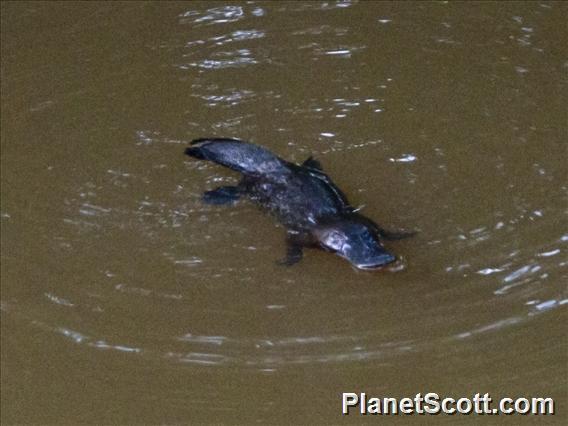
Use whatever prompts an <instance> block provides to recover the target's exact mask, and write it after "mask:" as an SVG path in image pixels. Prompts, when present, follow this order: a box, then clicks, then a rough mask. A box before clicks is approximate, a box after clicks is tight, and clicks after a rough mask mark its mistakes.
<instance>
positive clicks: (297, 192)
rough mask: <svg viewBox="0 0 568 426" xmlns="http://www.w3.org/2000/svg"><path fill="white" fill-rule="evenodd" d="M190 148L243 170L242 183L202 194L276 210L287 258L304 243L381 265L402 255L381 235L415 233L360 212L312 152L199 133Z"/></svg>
mask: <svg viewBox="0 0 568 426" xmlns="http://www.w3.org/2000/svg"><path fill="white" fill-rule="evenodd" d="M185 153H186V154H187V155H189V156H191V157H194V158H198V159H200V160H208V161H212V162H214V163H217V164H220V165H222V166H225V167H228V168H229V169H232V170H234V171H237V172H240V173H241V174H242V179H241V181H240V182H239V184H238V185H236V186H222V187H219V188H217V189H214V190H212V191H207V192H205V193H204V194H203V200H204V202H206V203H209V204H229V203H233V202H235V201H237V200H238V199H239V198H240V197H241V196H246V197H248V198H250V199H251V200H253V201H254V202H256V203H257V204H258V205H259V206H260V207H261V208H263V209H264V210H267V211H268V212H270V213H272V214H273V215H274V216H275V217H276V218H277V220H278V221H279V222H280V223H281V224H282V225H284V227H285V228H286V230H287V238H286V243H287V252H286V257H285V258H284V259H283V260H282V261H280V262H281V263H282V264H285V265H293V264H295V263H297V262H299V261H300V260H301V259H302V256H303V248H304V247H315V248H321V249H323V250H325V251H329V252H333V253H336V254H338V255H339V256H341V257H343V258H345V259H347V260H348V261H349V262H350V263H351V264H352V265H353V266H355V267H356V268H358V269H365V270H371V269H378V268H381V267H383V266H385V265H387V264H389V263H392V262H394V261H395V260H396V259H397V258H396V256H395V255H394V254H392V253H390V252H388V251H387V250H386V249H385V248H384V247H383V244H382V243H381V238H382V239H387V240H395V239H400V238H405V237H408V236H411V235H413V234H414V232H389V231H386V230H385V229H383V228H381V227H379V226H378V225H377V224H376V223H375V222H373V221H372V220H371V219H369V218H367V217H365V216H363V215H362V214H360V213H358V212H357V210H356V209H355V208H353V207H352V206H351V205H350V204H349V202H348V201H347V197H346V196H345V194H344V193H343V192H342V191H341V190H340V189H339V188H338V187H337V186H336V185H335V184H334V183H333V181H332V180H331V178H330V177H329V176H328V175H327V174H326V173H325V172H324V171H323V169H322V166H321V164H320V162H319V161H317V160H316V159H314V158H313V157H310V158H308V159H307V160H306V161H304V162H303V163H302V164H301V165H297V164H294V163H291V162H288V161H286V160H283V159H282V158H280V157H278V156H276V155H275V154H273V153H272V152H270V151H269V150H267V149H266V148H263V147H261V146H258V145H255V144H252V143H249V142H244V141H241V140H238V139H227V138H212V139H209V138H201V139H195V140H194V141H192V142H191V146H190V147H188V148H186V150H185Z"/></svg>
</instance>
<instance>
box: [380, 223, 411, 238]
mask: <svg viewBox="0 0 568 426" xmlns="http://www.w3.org/2000/svg"><path fill="white" fill-rule="evenodd" d="M377 233H378V234H379V236H380V237H382V238H384V239H385V240H389V241H396V240H403V239H405V238H410V237H414V236H415V235H416V234H418V231H387V230H386V229H383V228H380V227H378V226H377Z"/></svg>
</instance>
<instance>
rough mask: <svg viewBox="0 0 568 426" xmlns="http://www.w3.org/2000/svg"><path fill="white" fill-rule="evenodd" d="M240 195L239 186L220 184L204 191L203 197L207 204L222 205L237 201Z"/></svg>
mask: <svg viewBox="0 0 568 426" xmlns="http://www.w3.org/2000/svg"><path fill="white" fill-rule="evenodd" d="M240 196H241V191H240V190H239V188H238V187H237V186H220V187H219V188H217V189H213V190H211V191H206V192H204V193H203V197H202V199H203V202H204V203H205V204H212V205H222V204H231V203H235V202H236V201H238V199H239V198H240Z"/></svg>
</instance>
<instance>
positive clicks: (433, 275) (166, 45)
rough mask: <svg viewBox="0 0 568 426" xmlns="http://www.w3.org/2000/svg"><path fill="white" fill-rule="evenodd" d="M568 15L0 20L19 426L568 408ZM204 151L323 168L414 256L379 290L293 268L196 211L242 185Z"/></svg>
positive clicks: (319, 264) (312, 11)
mask: <svg viewBox="0 0 568 426" xmlns="http://www.w3.org/2000/svg"><path fill="white" fill-rule="evenodd" d="M565 15H566V7H565V6H563V5H562V4H561V3H532V2H531V3H528V2H527V3H485V4H473V5H470V6H467V5H465V4H451V3H443V2H442V3H420V4H408V5H404V4H400V3H385V2H376V3H373V2H356V1H338V2H246V3H242V4H240V3H230V4H222V3H199V2H190V3H180V4H176V3H168V4H163V3H160V5H159V7H158V5H157V4H152V3H124V4H96V3H93V4H87V3H85V4H83V5H82V7H76V6H68V5H66V4H63V3H62V4H54V3H37V4H36V3H33V4H32V3H30V4H23V5H19V4H16V3H11V4H8V5H4V4H2V39H3V40H2V56H3V61H2V126H1V129H2V138H1V143H2V157H1V159H2V206H1V212H0V213H1V221H0V223H1V227H2V233H1V236H2V269H1V273H2V295H1V303H0V311H1V314H2V351H3V352H2V359H3V369H2V370H3V374H2V381H3V409H2V412H3V416H5V417H3V420H4V419H5V420H6V422H7V423H33V422H35V423H45V422H51V423H62V422H67V423H77V422H79V423H98V424H100V423H148V422H152V423H164V422H172V423H173V422H175V423H180V422H181V423H187V422H189V421H192V422H197V423H211V422H221V423H239V424H249V423H251V422H267V423H274V422H275V420H274V419H275V415H276V414H275V413H277V414H279V417H278V418H286V419H288V420H289V422H291V423H314V424H322V423H337V422H338V421H340V420H339V417H338V412H339V410H338V409H336V408H337V407H335V405H336V404H337V400H336V399H337V395H338V394H339V393H340V392H342V391H357V392H359V391H361V392H368V394H372V393H373V392H375V393H377V394H381V395H403V396H409V395H413V394H415V393H417V392H419V391H424V390H430V391H436V392H439V393H442V392H448V393H452V394H453V396H458V397H459V396H465V395H468V394H470V393H475V392H481V391H483V392H486V391H487V392H493V393H495V395H494V396H495V397H500V396H511V395H517V394H519V395H521V394H522V395H525V396H528V395H530V396H553V397H555V398H556V399H557V403H558V405H559V406H561V405H562V404H563V402H562V401H565V400H566V398H565V396H566V375H567V368H566V365H567V363H566V353H567V352H566V343H567V339H566V328H565V324H566V312H567V310H566V307H567V306H566V305H567V304H568V288H567V287H566V282H567V278H568V274H567V272H566V271H567V268H566V267H567V266H568V260H567V257H566V244H567V243H568V234H566V226H565V225H566V220H565V218H566V164H565V154H566V150H565V140H566V136H567V135H566V110H565V104H566V102H565V99H564V98H565V96H564V93H565V90H566V87H565V86H566V84H565V79H563V78H562V77H563V74H562V73H563V71H565V69H566V62H565V57H564V56H565V55H564V56H563V54H562V53H561V52H563V45H562V40H564V39H565V38H566V37H565V36H563V35H564V34H565V32H566V30H565V19H563V18H562V17H563V16H565ZM140 28H147V31H146V30H145V31H140ZM480 28H482V29H483V31H480ZM202 136H231V137H240V138H243V139H248V140H251V141H253V142H255V143H259V144H262V145H264V146H266V147H268V148H269V149H271V150H272V151H274V152H276V153H278V154H279V155H281V156H282V157H283V158H286V159H288V160H290V161H294V162H297V163H300V162H302V161H304V160H305V159H306V158H307V157H308V156H310V155H314V156H315V157H316V158H318V160H320V161H321V162H322V164H323V167H324V169H325V170H326V171H327V172H328V173H329V174H330V175H331V176H332V177H333V179H334V180H335V181H336V182H337V183H338V184H339V186H340V187H341V188H343V189H344V190H345V192H346V193H347V195H348V197H349V199H350V201H351V203H352V204H353V205H354V206H358V208H360V209H362V210H364V214H365V215H368V216H370V217H372V218H374V219H376V220H377V221H378V222H379V223H380V224H381V225H383V226H384V227H385V228H392V229H397V228H406V229H417V230H419V233H418V235H417V236H416V237H414V238H412V239H408V240H404V241H400V242H388V243H387V247H389V248H392V249H393V250H395V251H396V252H397V253H400V254H401V255H402V258H403V262H401V264H400V265H398V267H393V268H389V269H386V270H384V271H381V272H379V273H365V272H360V271H355V270H353V269H352V268H351V267H350V266H349V265H348V264H347V263H346V262H342V261H341V259H339V258H337V257H336V256H332V255H330V254H327V253H322V252H319V251H316V250H307V252H306V256H305V259H304V260H303V261H302V262H301V263H300V264H298V265H295V266H294V267H291V268H283V267H281V266H279V265H277V264H276V263H275V261H276V260H277V259H279V258H281V257H282V256H283V255H284V250H285V248H284V230H283V229H282V228H281V227H279V226H278V225H276V224H275V222H274V220H272V219H271V218H270V217H267V216H265V215H263V214H261V212H259V211H258V210H257V209H256V208H255V207H254V206H253V205H251V204H250V203H247V202H239V203H238V204H237V205H236V206H233V207H226V206H207V205H203V204H202V203H201V200H200V197H201V193H202V192H203V191H204V190H208V189H211V188H213V187H216V186H220V185H228V184H234V183H235V182H237V176H236V175H235V174H232V173H230V172H228V171H226V170H223V169H221V168H219V167H217V166H215V165H213V164H209V163H204V162H196V161H191V160H190V159H187V158H185V157H184V156H183V150H184V148H185V146H186V145H187V143H188V141H189V140H191V139H193V138H195V137H202ZM5 372H7V373H5ZM84 383H88V384H89V386H88V387H87V388H85V386H84ZM237 384H238V386H237ZM4 388H6V389H11V391H10V393H6V394H5V395H6V396H4ZM244 394H246V395H248V397H247V398H246V400H243V395H244ZM497 394H499V395H497ZM128 395H135V398H132V399H131V398H127V397H126V396H128ZM314 395H318V398H319V399H317V401H315V402H314ZM4 400H5V401H6V402H4ZM212 400H216V401H218V403H219V404H220V405H222V406H223V409H222V410H221V409H219V410H217V411H215V410H213V409H212V408H211V406H210V405H211V403H210V402H211V401H212ZM117 401H119V402H120V404H118V405H117ZM102 406H105V407H110V406H112V407H116V408H115V409H113V410H110V411H109V410H107V409H106V408H105V409H104V410H101V409H100V408H101V407H102ZM69 407H71V408H69ZM212 410H213V411H212ZM562 410H564V408H559V410H558V412H559V413H560V414H559V415H558V418H557V419H556V418H555V419H554V420H559V421H562V420H563V419H564V418H565V417H563V414H561V413H562V412H565V410H564V411H562ZM107 411H109V412H108V413H107ZM101 413H102V414H101ZM105 413H107V414H105ZM283 416H286V417H283ZM342 420H345V421H358V420H359V419H358V418H349V419H342Z"/></svg>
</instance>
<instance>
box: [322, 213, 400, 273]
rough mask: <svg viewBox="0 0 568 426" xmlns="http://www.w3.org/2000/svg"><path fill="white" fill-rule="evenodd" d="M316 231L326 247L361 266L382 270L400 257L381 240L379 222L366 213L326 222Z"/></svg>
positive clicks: (361, 267) (357, 266)
mask: <svg viewBox="0 0 568 426" xmlns="http://www.w3.org/2000/svg"><path fill="white" fill-rule="evenodd" d="M314 234H315V236H316V238H317V239H318V242H319V243H320V245H321V246H322V248H323V249H325V250H328V251H331V252H334V253H337V254H338V255H339V256H341V257H344V258H345V259H347V260H348V261H349V262H351V264H352V265H353V266H355V267H356V268H358V269H366V270H369V269H378V268H380V267H382V266H385V265H387V264H389V263H392V262H394V261H395V260H396V257H395V256H394V255H393V254H391V253H389V252H388V251H386V250H385V248H384V247H383V245H382V244H381V242H380V241H379V238H378V236H377V232H376V227H375V225H374V224H373V223H372V222H371V221H370V220H369V219H367V218H364V217H362V216H348V217H342V218H340V219H338V220H334V221H333V222H330V223H326V224H323V225H322V226H321V227H318V228H317V229H316V230H315V231H314Z"/></svg>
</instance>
